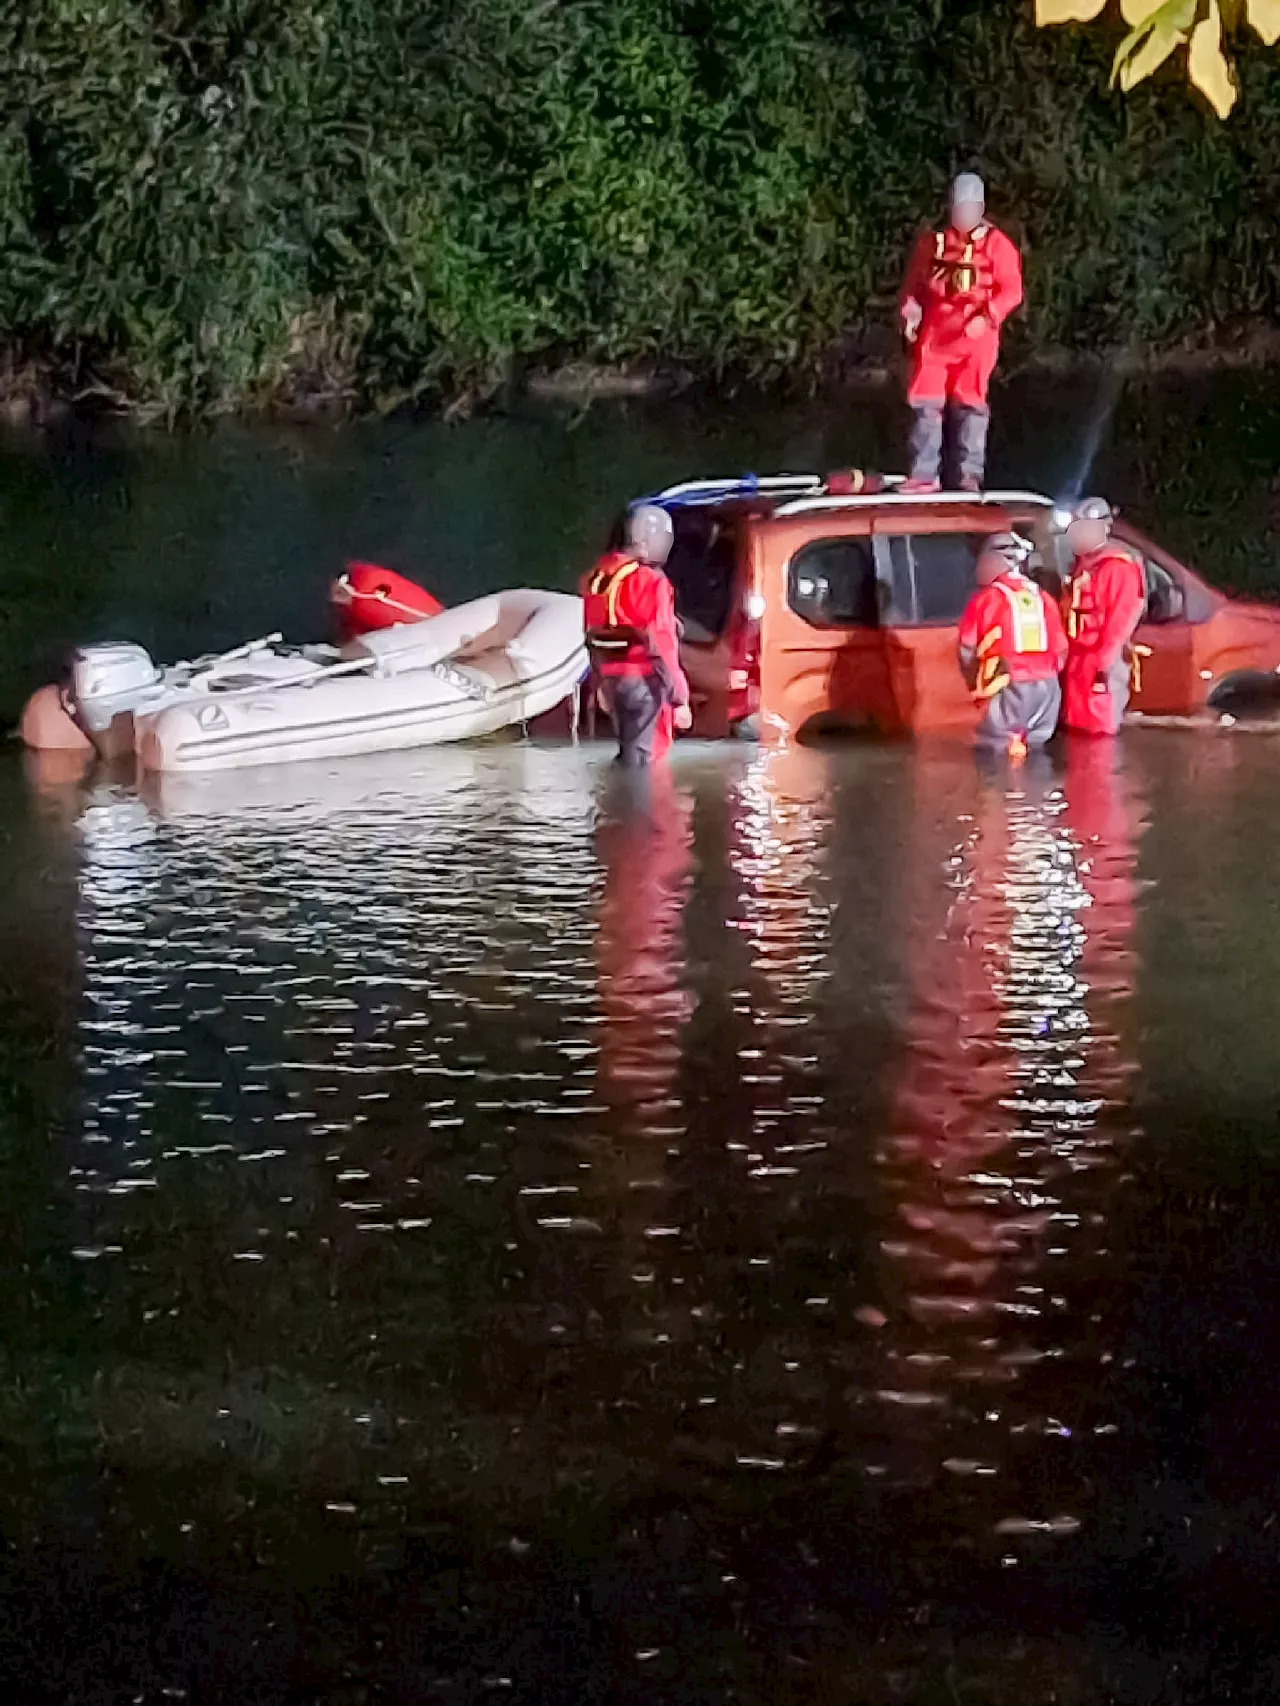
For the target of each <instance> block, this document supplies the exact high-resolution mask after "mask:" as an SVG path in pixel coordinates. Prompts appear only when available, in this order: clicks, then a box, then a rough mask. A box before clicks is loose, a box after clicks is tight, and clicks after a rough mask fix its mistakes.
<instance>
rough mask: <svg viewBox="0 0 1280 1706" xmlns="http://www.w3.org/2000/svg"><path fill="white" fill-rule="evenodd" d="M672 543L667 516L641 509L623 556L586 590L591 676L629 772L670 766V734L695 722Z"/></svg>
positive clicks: (608, 562)
mask: <svg viewBox="0 0 1280 1706" xmlns="http://www.w3.org/2000/svg"><path fill="white" fill-rule="evenodd" d="M674 539H675V532H674V529H673V528H672V525H671V517H670V516H669V515H668V514H667V512H666V510H665V509H662V508H660V507H659V506H658V505H657V504H639V505H637V507H636V508H635V509H634V510H632V512H631V514H630V516H629V517H628V520H627V543H626V547H625V549H623V550H621V551H610V552H609V553H608V554H607V555H605V556H603V557H601V559H600V561H599V562H598V563H597V564H596V566H595V568H594V569H592V570H591V572H590V574H588V575H587V576H585V577H584V579H583V582H582V598H583V604H584V612H583V619H584V624H585V627H586V638H587V649H588V651H589V653H590V655H591V666H592V671H593V674H594V676H595V678H596V680H597V682H598V684H599V688H600V691H601V696H602V698H603V700H604V703H605V705H606V706H607V708H608V711H609V715H610V716H611V717H612V718H613V726H614V729H615V730H616V732H617V736H618V762H619V763H620V764H623V765H626V766H627V767H628V768H643V767H644V766H646V765H649V764H654V763H657V762H658V761H659V760H660V759H662V758H665V757H666V754H667V750H668V748H669V747H670V745H671V739H672V734H673V731H674V730H675V729H687V728H688V727H689V725H690V723H691V722H692V720H693V719H692V715H691V713H690V710H689V684H688V682H687V681H686V680H685V676H684V671H683V670H682V669H681V667H680V630H679V626H678V623H677V621H676V605H675V590H674V588H673V587H672V585H671V582H670V581H669V580H668V579H667V577H666V575H665V574H664V573H663V572H662V565H663V564H664V563H665V562H666V560H667V558H668V557H669V556H670V554H671V546H672V544H673V542H674Z"/></svg>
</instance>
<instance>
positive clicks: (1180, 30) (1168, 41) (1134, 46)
mask: <svg viewBox="0 0 1280 1706" xmlns="http://www.w3.org/2000/svg"><path fill="white" fill-rule="evenodd" d="M1195 16H1196V0H1161V4H1160V5H1159V6H1158V7H1157V8H1156V10H1155V11H1154V12H1152V13H1151V15H1150V16H1149V17H1148V19H1147V21H1146V23H1145V24H1139V25H1138V26H1137V28H1136V29H1132V30H1130V31H1129V33H1128V35H1127V36H1126V37H1125V38H1124V40H1123V41H1122V42H1121V43H1120V46H1119V47H1118V48H1117V49H1116V56H1115V59H1114V60H1113V61H1112V63H1111V81H1112V82H1113V83H1118V84H1119V85H1120V87H1121V88H1122V89H1123V90H1124V91H1125V93H1126V94H1127V93H1128V91H1129V90H1130V89H1132V88H1134V87H1135V86H1136V85H1137V84H1139V83H1141V82H1142V80H1143V78H1144V77H1150V75H1151V73H1152V72H1153V71H1156V70H1158V69H1159V67H1160V66H1162V65H1163V64H1164V62H1165V60H1166V59H1168V57H1169V55H1170V54H1171V53H1172V52H1173V50H1174V48H1175V47H1181V46H1182V44H1183V42H1185V41H1186V39H1187V37H1188V35H1189V34H1190V33H1191V26H1192V24H1193V23H1194V22H1195Z"/></svg>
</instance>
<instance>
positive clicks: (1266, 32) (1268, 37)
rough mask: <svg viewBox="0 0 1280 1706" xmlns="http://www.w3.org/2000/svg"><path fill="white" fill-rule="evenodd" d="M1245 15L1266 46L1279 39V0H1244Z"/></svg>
mask: <svg viewBox="0 0 1280 1706" xmlns="http://www.w3.org/2000/svg"><path fill="white" fill-rule="evenodd" d="M1244 11H1245V16H1246V17H1247V18H1248V20H1249V23H1250V25H1251V26H1252V28H1253V30H1254V32H1255V34H1257V35H1260V36H1261V37H1262V39H1263V41H1264V42H1266V44H1267V46H1268V47H1274V46H1275V44H1276V43H1277V42H1278V41H1280V0H1244Z"/></svg>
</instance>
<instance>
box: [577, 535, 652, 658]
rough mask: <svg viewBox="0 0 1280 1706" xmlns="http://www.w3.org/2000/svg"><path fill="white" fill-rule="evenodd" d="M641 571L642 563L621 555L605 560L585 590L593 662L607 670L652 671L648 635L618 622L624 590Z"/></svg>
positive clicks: (584, 597) (589, 647) (587, 582)
mask: <svg viewBox="0 0 1280 1706" xmlns="http://www.w3.org/2000/svg"><path fill="white" fill-rule="evenodd" d="M639 568H640V563H639V560H638V559H637V558H635V557H628V556H625V555H624V554H623V553H622V552H621V551H614V552H611V553H610V554H609V555H608V556H607V557H602V558H601V559H600V561H599V562H598V563H597V564H596V566H595V568H594V569H593V570H592V571H591V573H590V574H589V575H588V576H587V580H586V585H585V587H584V589H583V594H582V600H583V607H584V608H583V625H584V627H585V629H586V640H587V649H588V651H589V652H590V653H591V657H592V661H593V662H594V663H596V664H597V666H601V667H603V668H604V669H606V670H610V671H611V672H612V671H618V672H619V673H621V671H622V669H624V668H626V669H630V668H636V667H641V668H648V667H649V665H650V663H651V651H650V646H649V640H648V637H647V635H645V634H644V633H642V632H641V631H640V629H638V628H636V627H634V626H633V625H632V624H631V623H629V622H620V621H619V620H618V600H619V598H620V596H621V594H622V589H623V587H624V586H625V585H626V583H627V582H628V581H629V580H630V579H631V577H632V575H634V574H635V573H636V572H637V571H638V570H639Z"/></svg>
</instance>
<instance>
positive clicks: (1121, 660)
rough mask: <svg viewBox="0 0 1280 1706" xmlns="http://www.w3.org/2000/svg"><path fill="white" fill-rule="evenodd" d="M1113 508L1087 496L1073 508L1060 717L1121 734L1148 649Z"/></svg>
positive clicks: (1136, 580)
mask: <svg viewBox="0 0 1280 1706" xmlns="http://www.w3.org/2000/svg"><path fill="white" fill-rule="evenodd" d="M1111 522H1112V514H1111V506H1110V505H1109V504H1108V503H1107V502H1106V500H1105V498H1085V499H1084V500H1083V502H1081V503H1078V504H1077V505H1076V506H1075V509H1074V510H1073V511H1072V513H1071V521H1070V523H1069V524H1068V526H1067V544H1068V545H1069V546H1070V547H1071V553H1072V557H1073V559H1074V561H1073V562H1072V565H1071V571H1070V573H1069V574H1068V576H1067V584H1066V588H1065V590H1064V592H1063V599H1062V606H1063V620H1064V622H1065V623H1066V629H1067V646H1068V650H1067V668H1066V674H1065V676H1064V677H1063V689H1064V691H1063V705H1062V721H1063V723H1064V725H1065V726H1066V727H1067V728H1069V729H1075V730H1077V732H1079V733H1081V734H1092V735H1114V734H1117V733H1118V732H1119V729H1120V724H1121V721H1122V719H1123V717H1124V713H1125V707H1126V706H1127V705H1128V703H1129V694H1130V691H1131V690H1132V689H1133V688H1134V687H1136V686H1137V685H1138V682H1139V679H1140V670H1141V664H1142V659H1143V657H1145V656H1146V647H1145V646H1139V645H1137V644H1136V643H1135V641H1134V631H1135V630H1136V628H1137V626H1138V624H1139V622H1141V620H1142V618H1143V615H1144V613H1145V611H1146V608H1147V582H1146V576H1145V574H1144V573H1143V568H1142V564H1141V563H1140V562H1139V560H1138V559H1137V557H1136V556H1134V554H1133V552H1132V551H1130V550H1129V549H1128V548H1127V547H1126V546H1124V545H1120V544H1118V543H1117V542H1116V541H1115V540H1114V539H1112V537H1111Z"/></svg>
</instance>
